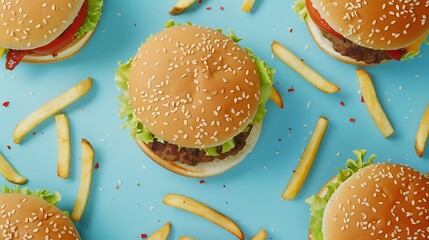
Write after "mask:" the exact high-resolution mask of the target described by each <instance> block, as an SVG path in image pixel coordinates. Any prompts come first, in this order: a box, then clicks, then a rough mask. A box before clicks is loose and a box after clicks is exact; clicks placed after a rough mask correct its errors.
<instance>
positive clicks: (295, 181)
mask: <svg viewBox="0 0 429 240" xmlns="http://www.w3.org/2000/svg"><path fill="white" fill-rule="evenodd" d="M328 122H329V121H328V119H327V118H325V117H319V120H318V121H317V123H316V127H315V128H314V131H313V134H312V136H311V138H310V141H309V142H308V144H307V147H306V148H305V150H304V152H303V153H302V157H301V161H300V162H299V164H298V167H297V168H296V170H295V173H294V174H293V175H292V178H291V180H290V182H289V184H288V186H287V187H286V189H285V190H284V192H283V194H282V198H283V199H289V200H292V199H294V198H295V197H296V195H298V193H299V191H300V190H301V188H302V185H303V184H304V182H305V180H306V178H307V176H308V173H309V172H310V169H311V166H312V165H313V162H314V159H315V158H316V155H317V152H318V150H319V147H320V143H321V142H322V139H323V136H324V135H325V132H326V129H327V128H328Z"/></svg>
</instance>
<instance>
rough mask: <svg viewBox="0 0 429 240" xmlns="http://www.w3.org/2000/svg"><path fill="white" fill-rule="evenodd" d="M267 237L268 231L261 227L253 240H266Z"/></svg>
mask: <svg viewBox="0 0 429 240" xmlns="http://www.w3.org/2000/svg"><path fill="white" fill-rule="evenodd" d="M265 238H267V232H266V231H265V229H261V231H259V232H258V233H257V234H256V235H255V236H253V237H252V239H251V240H265Z"/></svg>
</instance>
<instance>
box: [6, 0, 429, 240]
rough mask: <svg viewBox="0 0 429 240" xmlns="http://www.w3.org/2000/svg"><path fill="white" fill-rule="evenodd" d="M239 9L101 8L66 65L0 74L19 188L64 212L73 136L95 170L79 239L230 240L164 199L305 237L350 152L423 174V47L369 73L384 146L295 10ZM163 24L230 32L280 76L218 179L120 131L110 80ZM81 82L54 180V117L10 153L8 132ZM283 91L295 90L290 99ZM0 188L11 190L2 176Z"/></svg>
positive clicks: (72, 182) (75, 167)
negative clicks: (287, 52) (177, 166)
mask: <svg viewBox="0 0 429 240" xmlns="http://www.w3.org/2000/svg"><path fill="white" fill-rule="evenodd" d="M241 2H242V1H241V0H236V1H231V0H217V1H214V0H204V1H203V3H200V4H199V3H196V4H195V5H194V6H192V8H191V9H189V10H188V11H186V12H184V13H183V14H182V15H180V16H176V17H172V16H170V15H168V11H169V10H170V8H171V7H172V6H173V5H174V3H175V1H174V0H163V1H151V0H121V1H120V0H108V1H106V2H105V7H104V11H103V16H102V20H101V22H100V24H99V26H98V29H97V31H96V33H95V34H94V36H93V37H92V39H91V41H90V42H89V43H88V44H87V45H86V47H85V48H84V49H83V50H82V51H81V52H79V53H78V54H77V55H75V56H74V57H73V58H70V59H68V60H66V61H63V62H59V63H54V64H48V65H33V64H25V63H23V64H21V65H19V66H18V67H17V68H16V69H15V70H14V71H13V72H9V71H7V70H0V103H3V102H5V101H9V102H10V105H9V106H8V107H3V106H1V105H0V152H1V153H2V154H3V155H5V156H6V157H7V158H8V159H9V160H10V162H11V163H12V164H13V165H14V166H15V167H16V169H17V170H18V171H19V172H20V173H21V174H23V175H25V176H26V177H27V178H28V179H29V182H28V184H26V185H27V186H29V187H30V188H31V189H36V188H38V189H40V188H48V189H50V190H58V191H60V192H61V194H62V196H63V200H62V201H61V202H60V204H59V206H60V207H61V208H63V209H65V210H69V211H71V210H72V209H73V205H74V201H75V199H76V195H77V191H78V186H79V178H80V166H81V164H80V154H81V150H80V139H81V138H82V137H84V138H86V139H88V140H89V141H90V142H91V143H92V144H93V147H94V149H95V154H96V159H95V162H96V163H98V164H99V168H98V169H96V170H94V175H93V184H92V189H91V194H90V198H89V201H88V205H87V208H86V210H85V213H84V216H83V219H82V220H81V222H79V223H77V227H78V228H79V230H80V232H81V235H82V237H83V239H129V240H130V239H141V234H148V235H150V233H152V232H154V231H155V230H157V229H158V228H159V227H161V226H162V225H163V224H164V223H165V222H167V221H171V222H172V224H173V228H172V233H171V238H170V239H177V238H178V237H179V236H181V235H188V236H192V237H195V238H198V239H235V237H234V236H232V235H231V234H230V233H229V232H227V231H225V230H223V229H221V228H219V227H218V226H216V225H213V224H212V223H210V222H208V221H205V220H203V219H201V218H199V217H197V216H194V215H192V214H189V213H187V212H184V211H181V210H178V209H174V208H172V207H168V206H165V205H164V204H163V203H162V198H163V197H164V196H165V194H167V193H180V194H185V195H188V196H190V197H193V198H195V199H197V200H199V201H202V202H204V203H206V204H208V205H210V206H212V207H214V208H215V209H217V210H219V211H221V212H223V213H225V214H226V215H227V216H229V217H231V218H232V219H233V220H234V221H236V222H237V224H238V225H239V226H240V227H241V228H242V230H243V232H244V233H245V236H246V237H247V238H249V237H251V236H253V235H254V234H255V233H256V232H258V231H259V230H260V229H261V228H265V229H266V230H267V232H268V235H269V238H270V239H307V237H306V234H307V229H308V221H309V211H308V206H307V205H306V204H305V202H304V200H305V199H306V198H307V197H308V196H309V195H311V194H313V193H316V192H317V191H318V190H319V188H320V187H321V186H322V185H323V184H324V182H325V181H327V180H328V179H329V178H331V177H332V176H333V175H334V174H336V169H337V168H339V167H342V166H343V165H344V162H345V160H346V159H347V158H350V157H353V154H352V151H353V150H354V149H357V148H365V149H367V150H368V152H369V153H375V154H377V155H378V158H377V161H379V162H380V161H392V162H395V163H406V164H408V165H410V166H412V167H415V168H417V169H418V170H420V171H422V172H429V159H428V158H429V154H425V156H424V157H423V159H420V158H418V157H417V155H416V154H415V152H414V138H415V134H416V130H417V127H418V124H419V121H420V118H421V116H422V114H423V112H424V110H425V107H426V105H427V104H428V103H429V94H428V89H429V69H428V64H427V62H428V60H429V47H428V46H423V47H422V54H421V56H418V57H416V58H415V59H414V60H412V61H407V62H389V63H386V64H383V65H379V66H375V67H368V68H366V69H367V71H368V72H369V73H370V74H371V76H372V77H373V80H374V85H375V88H376V91H377V93H378V97H379V100H380V102H381V104H382V106H383V107H384V109H385V111H386V114H387V116H388V117H389V119H390V120H391V123H392V125H393V127H394V129H395V134H394V135H393V136H391V137H390V138H388V139H385V138H384V137H383V136H382V135H381V133H380V132H379V131H378V129H377V128H376V126H375V124H374V123H373V121H372V119H371V117H370V115H369V114H368V112H367V109H366V107H365V104H363V103H362V102H361V101H360V99H361V97H360V94H359V86H358V83H357V79H356V74H355V69H356V67H355V66H351V65H346V64H344V63H340V62H338V61H336V60H334V59H332V58H330V57H329V56H327V55H325V54H324V53H323V52H322V51H321V50H320V49H319V48H318V47H317V46H316V45H315V44H314V42H313V41H312V39H311V37H310V36H309V33H308V31H307V28H306V26H305V24H304V23H303V22H301V21H300V20H299V18H298V16H297V15H295V14H294V13H293V12H292V10H291V5H292V2H291V1H282V0H271V1H263V0H257V1H256V4H255V6H254V9H253V12H252V13H245V12H242V11H241V10H240V8H241ZM209 7H210V8H211V10H208V9H207V8H209ZM221 8H222V9H223V10H222V9H221ZM170 19H174V20H175V21H176V22H187V21H191V22H193V23H194V24H197V25H204V26H210V27H213V28H221V29H224V30H225V31H226V30H228V29H229V28H231V29H233V30H234V31H235V33H236V34H237V35H238V36H241V37H243V38H244V40H243V41H242V42H241V43H240V44H241V45H242V46H245V47H250V48H252V49H253V50H254V52H255V53H256V54H257V55H258V56H260V57H261V58H262V59H265V60H266V61H267V63H268V64H269V65H271V66H273V67H274V68H276V69H277V73H276V75H275V79H276V83H275V86H276V87H277V88H278V90H279V91H280V92H281V94H282V96H283V99H284V101H285V107H284V109H279V108H278V107H277V106H276V105H275V104H273V103H272V102H269V103H268V105H267V108H268V113H267V117H266V120H265V122H264V129H263V133H262V135H261V136H260V139H259V142H258V144H257V145H256V147H255V149H254V150H253V152H252V153H251V154H249V155H248V157H247V158H246V160H245V161H243V162H242V163H241V164H239V165H238V166H237V167H235V168H233V169H232V170H230V171H228V172H227V173H225V174H222V175H220V176H216V177H212V178H208V179H192V178H186V177H182V176H178V175H175V174H173V173H170V172H168V171H167V170H164V169H162V168H161V167H159V166H158V165H156V164H155V163H153V162H152V161H151V160H150V159H149V158H147V157H146V156H145V155H144V154H143V153H142V152H141V151H140V149H139V147H138V146H137V145H136V144H135V142H134V141H133V140H132V139H131V138H130V137H129V131H128V129H126V130H122V129H121V128H120V127H119V126H120V125H121V123H122V121H121V120H120V119H119V117H118V111H117V109H118V106H119V103H118V101H117V96H118V95H119V92H118V91H117V89H116V85H115V83H114V81H113V79H114V70H115V68H116V67H117V63H118V61H126V60H128V59H129V58H130V57H132V56H133V55H134V54H135V53H136V51H137V48H138V47H139V45H140V44H141V42H143V41H144V40H145V38H146V37H147V36H149V35H150V34H151V33H156V32H158V31H159V30H161V29H162V28H163V23H164V22H165V21H167V20H170ZM273 40H277V41H279V42H280V43H282V44H283V45H284V46H286V47H288V48H289V49H291V50H292V51H293V52H294V53H295V54H297V55H298V56H299V57H301V58H302V59H303V60H304V61H305V62H306V63H307V64H309V65H310V66H312V67H313V68H314V69H315V70H317V71H318V72H319V73H321V74H322V75H324V76H326V77H327V78H328V79H330V80H331V81H332V82H334V83H336V84H338V85H339V86H340V87H341V88H342V90H341V91H340V92H338V93H336V94H333V95H327V94H324V93H322V92H320V91H318V90H317V89H315V88H314V87H312V86H311V85H310V84H308V83H307V82H306V81H304V80H303V79H302V78H301V77H300V76H299V75H297V74H296V73H295V72H294V71H293V70H291V69H290V68H288V67H287V66H286V65H284V64H283V63H282V62H280V61H279V60H278V59H276V58H274V57H273V56H272V53H271V48H270V45H271V42H272V41H273ZM0 63H1V64H2V65H3V64H4V60H1V62H0ZM2 69H4V68H2ZM87 77H93V78H94V86H93V89H92V90H91V92H90V93H89V94H88V95H86V96H85V97H83V98H82V99H80V100H79V101H77V102H76V103H74V104H72V105H71V106H69V107H67V108H66V109H65V110H64V111H63V112H65V113H66V114H67V115H68V117H69V120H70V127H71V137H72V166H71V167H72V169H71V176H70V178H69V179H67V180H63V179H61V178H59V177H57V176H56V161H57V140H56V129H55V122H54V119H53V118H49V119H48V120H47V121H45V122H44V123H43V124H41V125H40V126H38V127H37V128H36V129H35V130H34V132H35V134H34V135H33V134H29V135H28V136H27V137H26V138H24V140H23V142H22V143H21V144H19V145H16V144H14V143H13V141H12V134H13V129H14V127H15V126H16V124H18V123H19V122H20V121H21V120H23V119H24V118H25V117H26V116H27V115H28V114H30V113H31V112H32V111H34V110H35V109H37V108H38V107H39V106H41V105H42V104H43V103H45V102H47V101H49V100H51V99H52V98H54V97H56V96H58V95H59V94H60V93H62V92H63V91H65V90H67V89H69V88H70V87H72V86H73V85H75V84H77V83H78V82H80V81H81V80H82V79H85V78H87ZM291 88H293V89H294V91H293V92H290V91H288V89H291ZM341 101H343V102H344V106H341V105H340V102H341ZM319 116H326V117H327V118H329V120H330V123H329V127H328V130H327V133H326V135H325V138H324V140H323V143H322V145H321V148H320V151H319V153H318V155H317V158H316V160H315V163H314V166H313V168H312V170H311V172H310V175H309V178H308V179H307V181H306V183H305V185H304V186H303V189H302V191H301V192H300V194H299V195H298V197H297V198H296V199H295V200H293V201H286V200H282V199H281V194H282V192H283V190H284V188H285V186H286V185H287V183H288V181H289V179H290V177H291V176H292V174H293V169H295V168H296V166H297V164H298V162H299V159H300V157H301V154H302V151H303V149H304V148H305V146H306V144H307V142H308V139H309V137H310V136H311V131H312V130H313V127H314V125H315V123H316V121H317V119H318V117H319ZM350 118H355V119H356V122H354V123H352V122H350V121H349V119H350ZM7 146H10V147H11V149H10V150H9V149H8V147H7ZM200 180H204V181H205V182H204V183H201V182H200ZM0 183H1V184H8V183H7V182H6V180H4V179H3V178H1V179H0ZM8 185H9V186H13V185H11V184H8Z"/></svg>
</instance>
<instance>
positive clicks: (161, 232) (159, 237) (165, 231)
mask: <svg viewBox="0 0 429 240" xmlns="http://www.w3.org/2000/svg"><path fill="white" fill-rule="evenodd" d="M170 230H171V222H167V223H166V224H164V225H163V226H162V227H161V228H159V229H158V230H157V231H156V232H154V233H152V235H150V237H148V238H147V240H166V239H167V238H168V235H170Z"/></svg>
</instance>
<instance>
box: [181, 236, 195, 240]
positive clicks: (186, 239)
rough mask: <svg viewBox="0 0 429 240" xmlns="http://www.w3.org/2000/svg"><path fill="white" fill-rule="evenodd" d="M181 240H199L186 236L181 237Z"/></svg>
mask: <svg viewBox="0 0 429 240" xmlns="http://www.w3.org/2000/svg"><path fill="white" fill-rule="evenodd" d="M179 240H197V239H196V238H191V237H186V236H181V237H179Z"/></svg>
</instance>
